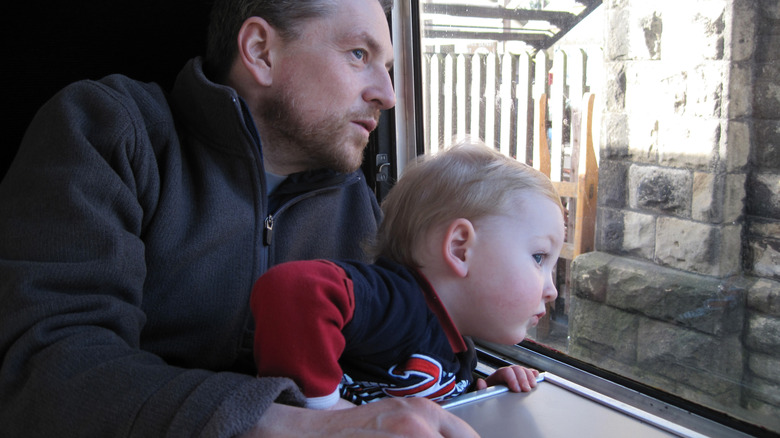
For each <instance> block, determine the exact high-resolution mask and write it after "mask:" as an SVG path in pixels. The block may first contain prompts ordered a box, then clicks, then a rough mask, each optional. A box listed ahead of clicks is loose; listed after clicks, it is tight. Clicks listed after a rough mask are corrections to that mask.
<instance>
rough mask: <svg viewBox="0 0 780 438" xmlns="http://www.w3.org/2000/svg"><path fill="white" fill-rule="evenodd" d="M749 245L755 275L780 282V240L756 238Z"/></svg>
mask: <svg viewBox="0 0 780 438" xmlns="http://www.w3.org/2000/svg"><path fill="white" fill-rule="evenodd" d="M749 245H750V252H751V255H752V266H751V267H750V268H751V271H752V272H753V274H754V275H757V276H759V277H766V278H772V279H775V280H780V239H772V238H768V237H764V238H754V239H751V240H750V242H749Z"/></svg>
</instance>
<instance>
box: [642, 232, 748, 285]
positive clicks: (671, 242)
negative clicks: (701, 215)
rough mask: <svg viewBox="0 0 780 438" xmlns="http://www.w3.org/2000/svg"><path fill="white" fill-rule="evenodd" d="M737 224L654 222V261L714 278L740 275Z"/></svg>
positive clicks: (739, 245)
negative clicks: (714, 224)
mask: <svg viewBox="0 0 780 438" xmlns="http://www.w3.org/2000/svg"><path fill="white" fill-rule="evenodd" d="M741 229H742V227H741V226H739V225H717V226H713V225H708V224H702V223H699V222H693V221H686V220H682V219H677V218H672V217H661V218H659V219H658V222H657V223H656V241H655V261H656V263H658V264H661V265H664V266H669V267H672V268H676V269H682V270H684V271H688V272H695V273H700V274H705V275H712V276H716V277H721V278H722V277H727V276H730V275H735V274H738V273H739V272H740V267H741V265H742V259H741V247H742V241H741Z"/></svg>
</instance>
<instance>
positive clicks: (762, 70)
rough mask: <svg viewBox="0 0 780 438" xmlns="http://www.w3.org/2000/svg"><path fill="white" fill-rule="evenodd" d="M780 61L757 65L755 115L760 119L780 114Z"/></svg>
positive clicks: (775, 118)
mask: <svg viewBox="0 0 780 438" xmlns="http://www.w3.org/2000/svg"><path fill="white" fill-rule="evenodd" d="M778 77H780V63H778V62H776V61H770V62H764V63H759V64H757V65H756V78H755V82H754V85H753V87H754V89H755V90H757V91H756V92H755V93H753V115H754V116H755V117H756V118H758V119H774V120H777V119H778V114H780V82H778V81H777V78H778Z"/></svg>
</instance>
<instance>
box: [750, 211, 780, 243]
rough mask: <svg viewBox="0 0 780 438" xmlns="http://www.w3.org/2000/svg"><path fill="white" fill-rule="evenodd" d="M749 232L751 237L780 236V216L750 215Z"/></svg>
mask: <svg viewBox="0 0 780 438" xmlns="http://www.w3.org/2000/svg"><path fill="white" fill-rule="evenodd" d="M748 233H749V234H750V238H757V237H768V238H770V239H778V238H780V218H778V219H770V218H765V217H755V216H750V217H748Z"/></svg>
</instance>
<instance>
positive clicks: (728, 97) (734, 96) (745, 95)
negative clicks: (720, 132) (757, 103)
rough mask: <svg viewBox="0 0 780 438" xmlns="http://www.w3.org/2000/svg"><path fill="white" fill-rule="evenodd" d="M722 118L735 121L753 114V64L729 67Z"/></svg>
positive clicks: (733, 64) (745, 63) (743, 63)
mask: <svg viewBox="0 0 780 438" xmlns="http://www.w3.org/2000/svg"><path fill="white" fill-rule="evenodd" d="M729 68H730V70H729V72H728V82H727V86H726V92H725V95H724V96H723V106H724V108H723V110H722V111H721V114H722V117H723V118H726V119H729V120H735V119H742V118H745V117H750V115H751V114H752V113H753V63H751V62H747V61H743V62H739V63H732V64H731V65H730V66H729Z"/></svg>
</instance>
